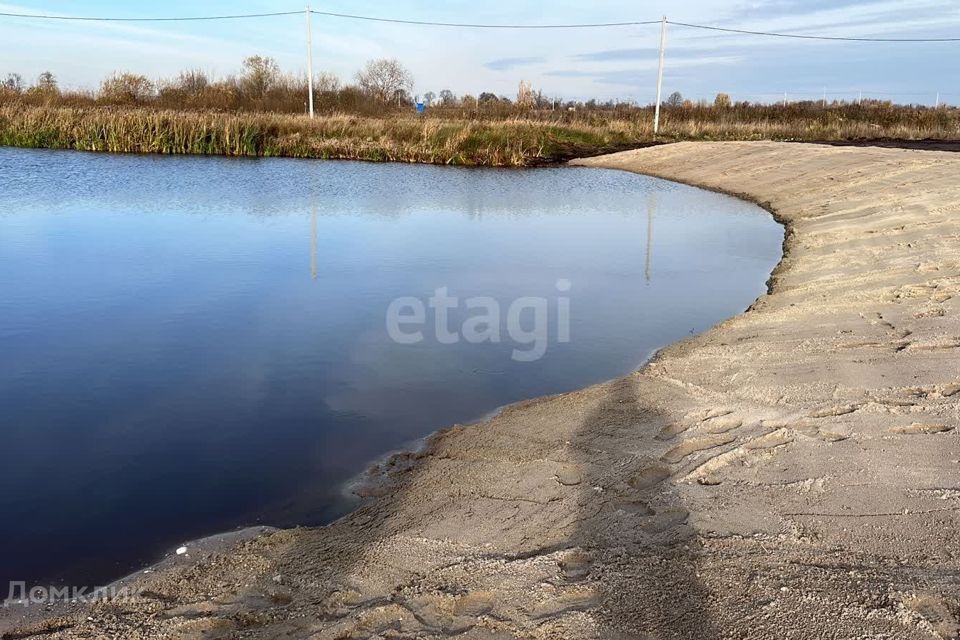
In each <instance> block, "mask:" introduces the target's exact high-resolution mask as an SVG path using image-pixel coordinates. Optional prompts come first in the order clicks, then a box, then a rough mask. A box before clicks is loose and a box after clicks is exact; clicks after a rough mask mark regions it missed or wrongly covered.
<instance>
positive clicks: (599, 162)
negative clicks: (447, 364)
mask: <svg viewBox="0 0 960 640" xmlns="http://www.w3.org/2000/svg"><path fill="white" fill-rule="evenodd" d="M578 164H581V165H585V166H597V167H608V168H618V169H624V170H628V171H636V172H640V173H645V174H650V175H655V176H659V177H663V178H667V179H671V180H677V181H681V182H685V183H688V184H693V185H698V186H702V187H705V188H710V189H716V190H722V191H726V192H728V193H733V194H736V195H739V196H741V197H745V198H749V199H751V200H754V201H756V202H758V203H761V204H763V206H765V207H767V208H768V209H770V210H771V211H773V212H774V213H775V215H776V216H777V218H778V219H779V220H780V221H782V222H783V223H784V224H786V225H787V228H788V233H787V238H786V241H785V256H784V260H783V261H782V263H781V264H780V266H779V267H778V268H777V270H776V271H775V272H774V274H773V276H772V277H771V281H770V293H769V294H768V295H765V296H763V297H761V298H760V299H759V300H757V302H756V303H755V304H754V305H753V306H752V307H751V309H750V310H749V311H748V312H746V313H744V314H741V315H739V316H736V317H734V318H731V319H730V320H727V321H725V322H723V323H721V324H720V325H719V326H717V327H715V328H713V329H712V330H710V331H708V332H707V333H705V334H703V335H701V336H698V337H694V338H691V339H689V340H686V341H684V342H681V343H678V344H675V345H672V346H670V347H668V348H666V349H664V350H663V351H662V352H660V354H659V355H658V356H657V357H656V359H655V360H654V361H653V362H651V363H650V364H649V365H648V366H646V367H645V368H644V369H642V370H641V371H639V372H637V373H635V374H632V375H629V376H626V377H624V378H621V379H618V380H614V381H611V382H608V383H605V384H601V385H596V386H594V387H590V388H587V389H583V390H581V391H576V392H572V393H567V394H562V395H558V396H552V397H547V398H540V399H536V400H531V401H528V402H524V403H520V404H517V405H513V406H510V407H508V408H506V409H505V410H503V411H502V412H501V413H499V414H498V415H497V416H496V417H494V418H493V419H492V420H490V421H489V422H487V423H484V424H483V425H481V426H454V427H452V428H450V429H447V430H444V431H442V432H440V433H438V434H436V435H435V436H433V437H432V438H431V439H430V442H429V443H428V446H427V447H426V448H425V449H424V450H423V451H420V452H418V453H414V454H404V455H399V456H397V457H396V458H395V459H393V460H392V461H390V462H388V463H387V464H386V465H384V468H383V470H384V471H385V473H384V474H383V476H381V479H380V483H379V485H378V486H377V487H376V490H375V491H370V492H369V493H370V495H375V496H379V497H374V498H370V499H369V500H367V501H366V502H365V503H364V505H363V506H361V508H360V509H358V510H357V511H356V512H355V513H353V514H351V515H350V516H348V517H346V518H344V519H342V520H340V521H338V522H337V523H335V524H333V525H331V526H329V527H324V528H320V529H296V530H291V531H272V532H267V533H265V534H263V535H260V536H257V537H255V538H253V539H250V540H244V541H242V542H239V543H238V544H236V545H235V546H233V547H231V548H230V549H229V550H226V551H224V550H217V551H211V552H209V553H202V552H201V553H199V554H193V557H191V558H182V559H175V561H172V562H170V563H168V564H167V566H165V567H164V568H163V569H162V570H158V571H155V572H153V573H151V574H144V575H142V576H140V577H138V578H137V579H136V581H137V583H138V584H137V586H138V587H139V588H140V595H139V596H138V597H137V598H135V599H132V600H124V601H122V602H105V603H99V604H97V605H95V606H93V607H89V608H87V607H83V608H77V609H76V610H70V609H67V610H63V609H56V610H54V611H52V612H50V613H48V614H47V616H48V617H46V618H45V619H43V620H41V621H39V622H30V623H15V622H14V623H11V622H10V619H9V618H8V619H7V621H6V624H7V625H8V628H9V627H10V626H11V624H12V625H13V626H14V627H17V628H16V629H15V630H12V631H10V632H9V633H10V634H11V635H9V636H4V637H29V636H30V635H31V634H43V637H47V638H81V637H83V638H88V637H89V638H92V637H118V638H119V637H122V638H159V637H169V638H174V637H176V638H191V637H198V638H199V637H203V638H240V637H242V638H317V639H322V638H371V637H382V638H413V637H452V636H456V637H458V638H477V639H479V638H489V639H492V638H638V639H639V638H698V639H709V638H723V637H737V638H789V637H794V638H810V637H831V638H864V637H890V638H893V637H895V638H917V639H919V638H952V637H957V634H958V628H960V627H958V622H957V620H958V617H960V610H958V606H960V605H958V603H960V558H958V554H960V526H958V525H960V517H958V512H960V487H958V486H957V482H958V478H960V432H958V430H957V429H956V427H957V426H960V403H958V399H960V395H958V394H960V309H958V306H957V305H958V297H957V296H958V295H960V204H958V203H960V180H958V179H957V177H958V176H960V157H958V156H956V155H951V154H948V153H941V152H922V151H911V150H899V149H879V148H855V147H828V146H818V145H796V144H788V143H768V142H757V143H680V144H674V145H668V146H661V147H655V148H650V149H644V150H639V151H633V152H626V153H621V154H615V155H612V156H606V157H600V158H593V159H589V160H583V161H578ZM3 624H5V622H4V621H3V619H2V618H0V629H2V628H3V626H2V625H3Z"/></svg>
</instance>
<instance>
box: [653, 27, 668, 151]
mask: <svg viewBox="0 0 960 640" xmlns="http://www.w3.org/2000/svg"><path fill="white" fill-rule="evenodd" d="M666 48H667V16H663V21H662V22H661V23H660V65H659V67H657V106H656V107H655V109H654V112H653V135H657V134H658V133H659V132H660V96H661V92H662V91H663V53H664V50H665V49H666Z"/></svg>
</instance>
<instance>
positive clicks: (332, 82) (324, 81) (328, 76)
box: [313, 71, 340, 93]
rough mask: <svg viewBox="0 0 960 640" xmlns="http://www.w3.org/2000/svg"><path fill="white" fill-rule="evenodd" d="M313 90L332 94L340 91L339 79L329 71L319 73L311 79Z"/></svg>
mask: <svg viewBox="0 0 960 640" xmlns="http://www.w3.org/2000/svg"><path fill="white" fill-rule="evenodd" d="M313 89H314V91H316V92H318V93H332V92H334V91H339V90H340V78H338V77H337V76H336V74H334V73H330V72H329V71H321V72H320V73H318V74H317V75H315V76H314V77H313Z"/></svg>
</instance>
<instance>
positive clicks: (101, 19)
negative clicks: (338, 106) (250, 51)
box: [0, 11, 303, 22]
mask: <svg viewBox="0 0 960 640" xmlns="http://www.w3.org/2000/svg"><path fill="white" fill-rule="evenodd" d="M295 15H296V16H302V15H303V11H276V12H273V13H242V14H234V15H222V16H178V17H173V18H105V17H89V16H47V15H37V14H34V13H6V12H0V16H3V17H7V18H34V19H37V20H74V21H82V22H191V21H198V20H239V19H243V18H272V17H274V16H295Z"/></svg>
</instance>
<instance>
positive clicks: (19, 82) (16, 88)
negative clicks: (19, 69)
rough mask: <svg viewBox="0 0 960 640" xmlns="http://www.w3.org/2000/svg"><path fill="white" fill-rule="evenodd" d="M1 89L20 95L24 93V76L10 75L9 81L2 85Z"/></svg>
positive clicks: (8, 75) (0, 84)
mask: <svg viewBox="0 0 960 640" xmlns="http://www.w3.org/2000/svg"><path fill="white" fill-rule="evenodd" d="M0 88H2V89H7V90H8V91H13V92H14V93H20V92H21V91H23V76H21V75H20V74H19V73H8V74H7V79H6V80H4V81H3V83H0Z"/></svg>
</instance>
